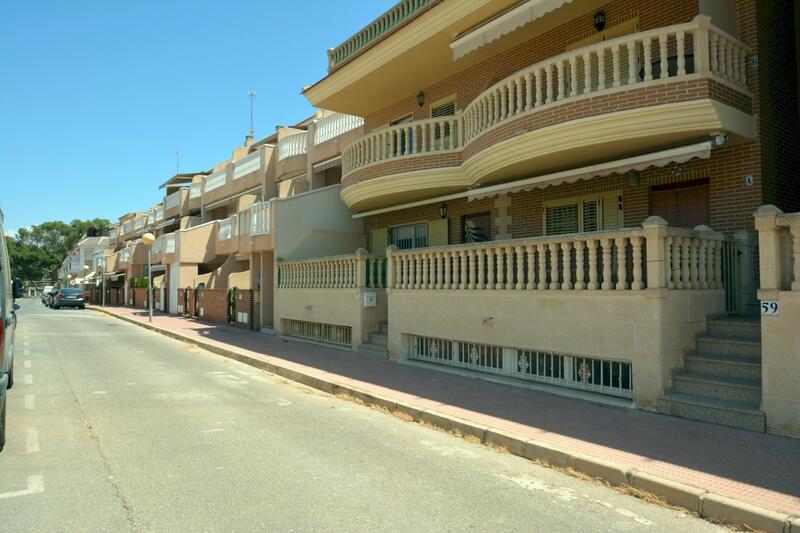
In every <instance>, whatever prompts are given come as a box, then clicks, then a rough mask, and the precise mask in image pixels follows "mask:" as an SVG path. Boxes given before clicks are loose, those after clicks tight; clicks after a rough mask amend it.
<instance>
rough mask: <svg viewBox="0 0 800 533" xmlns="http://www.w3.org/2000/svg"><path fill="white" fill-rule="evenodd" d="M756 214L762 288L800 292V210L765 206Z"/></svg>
mask: <svg viewBox="0 0 800 533" xmlns="http://www.w3.org/2000/svg"><path fill="white" fill-rule="evenodd" d="M755 217H756V229H757V230H758V245H759V255H760V261H759V275H760V278H761V280H760V281H761V286H760V288H761V290H768V291H771V290H777V291H800V213H784V212H783V211H781V210H780V209H778V208H777V207H775V206H773V205H765V206H762V207H760V208H759V209H758V211H756V215H755Z"/></svg>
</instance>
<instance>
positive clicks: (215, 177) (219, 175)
mask: <svg viewBox="0 0 800 533" xmlns="http://www.w3.org/2000/svg"><path fill="white" fill-rule="evenodd" d="M225 176H226V171H225V170H220V171H217V172H214V173H213V174H211V175H210V176H208V177H207V178H206V186H205V192H209V191H213V190H214V189H219V188H220V187H222V186H223V185H225Z"/></svg>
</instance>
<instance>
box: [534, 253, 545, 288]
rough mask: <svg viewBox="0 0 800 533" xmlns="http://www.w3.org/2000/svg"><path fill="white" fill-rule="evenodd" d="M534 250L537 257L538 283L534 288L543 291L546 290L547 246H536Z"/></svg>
mask: <svg viewBox="0 0 800 533" xmlns="http://www.w3.org/2000/svg"><path fill="white" fill-rule="evenodd" d="M536 249H537V252H538V253H537V255H538V256H539V283H538V284H537V285H536V288H537V289H539V290H545V289H546V288H547V245H546V244H537V245H536Z"/></svg>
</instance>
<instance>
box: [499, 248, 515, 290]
mask: <svg viewBox="0 0 800 533" xmlns="http://www.w3.org/2000/svg"><path fill="white" fill-rule="evenodd" d="M504 251H505V256H506V285H505V289H506V290H512V289H513V288H514V248H512V247H511V246H506V247H505V248H500V253H501V254H502V253H503V252H504Z"/></svg>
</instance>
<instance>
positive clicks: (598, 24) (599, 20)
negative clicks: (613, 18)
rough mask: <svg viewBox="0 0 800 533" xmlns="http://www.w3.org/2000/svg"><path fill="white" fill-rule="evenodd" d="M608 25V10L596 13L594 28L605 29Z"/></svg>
mask: <svg viewBox="0 0 800 533" xmlns="http://www.w3.org/2000/svg"><path fill="white" fill-rule="evenodd" d="M605 27H606V12H605V11H598V12H597V13H595V14H594V29H596V30H597V31H603V29H605Z"/></svg>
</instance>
